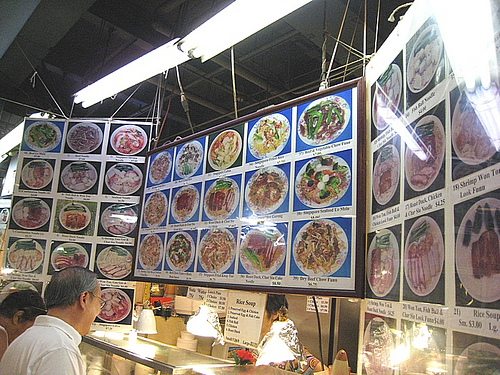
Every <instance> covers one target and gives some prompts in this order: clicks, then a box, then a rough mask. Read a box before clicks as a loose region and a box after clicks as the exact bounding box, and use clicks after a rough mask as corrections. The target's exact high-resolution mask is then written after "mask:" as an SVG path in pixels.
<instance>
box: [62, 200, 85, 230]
mask: <svg viewBox="0 0 500 375" xmlns="http://www.w3.org/2000/svg"><path fill="white" fill-rule="evenodd" d="M90 219H91V214H90V210H89V208H88V207H87V206H85V205H84V204H82V203H77V202H71V203H68V204H67V205H65V206H64V207H63V208H62V209H61V211H59V223H61V225H62V226H63V228H64V229H66V230H69V231H71V232H78V231H80V230H83V229H85V228H86V227H87V226H88V225H89V224H90Z"/></svg>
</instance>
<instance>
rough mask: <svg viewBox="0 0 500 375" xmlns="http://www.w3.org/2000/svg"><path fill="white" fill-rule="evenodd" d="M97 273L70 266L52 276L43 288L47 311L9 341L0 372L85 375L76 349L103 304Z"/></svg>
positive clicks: (3, 373)
mask: <svg viewBox="0 0 500 375" xmlns="http://www.w3.org/2000/svg"><path fill="white" fill-rule="evenodd" d="M100 296H101V287H100V286H99V282H98V281H97V278H96V275H95V274H94V273H93V272H91V271H89V270H87V269H85V268H82V267H69V268H65V269H63V270H62V271H59V272H57V273H56V274H55V275H54V276H52V278H51V280H50V282H49V284H48V285H47V288H46V289H45V294H44V299H45V304H46V306H47V310H48V311H47V315H43V316H39V317H37V318H36V320H35V324H34V325H33V326H32V327H31V328H29V329H28V330H26V331H25V332H24V333H23V334H22V335H21V336H19V337H18V338H17V339H16V340H14V341H13V342H12V344H11V345H9V347H8V348H7V351H6V352H5V354H4V356H3V358H2V361H1V362H0V375H55V374H64V375H84V374H85V366H84V363H83V358H82V355H81V353H80V350H79V349H78V345H79V344H80V342H81V339H82V338H81V335H86V334H87V333H89V331H90V326H91V324H92V322H93V321H94V319H95V317H96V316H97V315H98V314H99V312H100V309H101V306H102V304H103V303H102V298H101V297H100Z"/></svg>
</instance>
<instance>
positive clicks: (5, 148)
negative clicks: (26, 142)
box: [0, 121, 24, 154]
mask: <svg viewBox="0 0 500 375" xmlns="http://www.w3.org/2000/svg"><path fill="white" fill-rule="evenodd" d="M23 130H24V121H23V122H21V123H20V124H19V125H17V126H16V127H15V128H14V129H12V130H11V131H10V132H9V133H7V135H6V136H5V137H3V138H2V139H0V150H2V152H5V154H7V153H8V152H9V151H10V150H12V149H13V148H14V147H16V146H17V145H18V144H20V143H21V141H22V140H23Z"/></svg>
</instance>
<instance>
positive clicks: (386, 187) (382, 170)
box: [372, 144, 401, 205]
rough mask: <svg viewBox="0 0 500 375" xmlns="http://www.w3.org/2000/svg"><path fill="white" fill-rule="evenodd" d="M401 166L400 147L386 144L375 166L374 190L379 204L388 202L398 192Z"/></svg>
mask: <svg viewBox="0 0 500 375" xmlns="http://www.w3.org/2000/svg"><path fill="white" fill-rule="evenodd" d="M400 168H401V165H400V158H399V151H398V149H397V148H396V147H395V146H394V145H391V144H389V145H386V146H384V147H383V148H382V149H381V150H380V152H379V154H378V156H377V160H376V161H375V167H374V168H373V179H372V181H373V186H372V190H373V196H374V197H375V200H376V201H377V203H378V204H380V205H384V204H387V203H388V202H389V201H390V200H391V199H392V197H393V196H394V193H396V190H397V188H398V186H399V170H400Z"/></svg>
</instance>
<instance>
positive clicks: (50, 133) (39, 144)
mask: <svg viewBox="0 0 500 375" xmlns="http://www.w3.org/2000/svg"><path fill="white" fill-rule="evenodd" d="M24 141H25V142H26V144H27V145H28V147H29V148H31V149H32V150H34V151H51V150H53V149H55V148H56V147H57V145H58V144H59V142H60V141H61V129H59V127H58V126H57V125H55V124H53V123H51V122H48V121H37V122H34V123H33V124H31V125H29V126H28V128H27V129H26V131H25V132H24Z"/></svg>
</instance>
